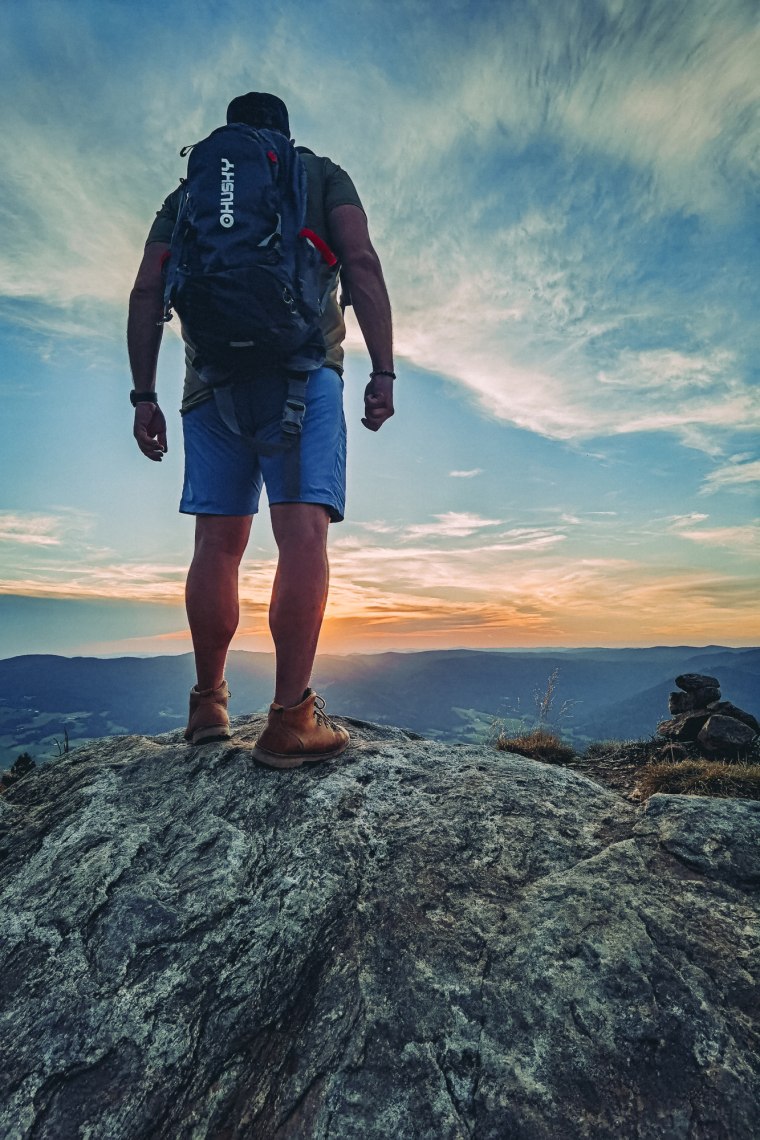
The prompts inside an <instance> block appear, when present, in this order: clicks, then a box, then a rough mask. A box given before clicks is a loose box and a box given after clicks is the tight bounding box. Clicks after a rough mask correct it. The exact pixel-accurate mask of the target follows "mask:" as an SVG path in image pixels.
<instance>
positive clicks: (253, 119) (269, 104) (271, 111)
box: [227, 91, 290, 138]
mask: <svg viewBox="0 0 760 1140" xmlns="http://www.w3.org/2000/svg"><path fill="white" fill-rule="evenodd" d="M227 122H228V123H247V124H248V126H249V127H259V128H261V129H263V130H270V131H281V132H282V134H284V135H287V137H288V138H290V120H289V119H288V108H287V107H286V106H285V104H284V103H283V101H282V99H278V98H277V96H276V95H269V94H268V92H266V91H249V92H248V94H247V95H238V97H237V98H236V99H233V100H232V102H231V103H230V105H229V107H228V108H227Z"/></svg>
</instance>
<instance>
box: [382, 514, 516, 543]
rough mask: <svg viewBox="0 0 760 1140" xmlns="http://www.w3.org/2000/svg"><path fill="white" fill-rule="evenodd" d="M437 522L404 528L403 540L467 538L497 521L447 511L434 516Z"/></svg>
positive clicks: (494, 524)
mask: <svg viewBox="0 0 760 1140" xmlns="http://www.w3.org/2000/svg"><path fill="white" fill-rule="evenodd" d="M435 517H436V519H437V520H438V522H434V523H416V524H414V525H413V526H408V527H405V528H404V531H403V538H404V539H417V538H426V537H432V536H437V537H441V538H467V537H468V536H469V535H471V534H475V533H476V532H477V531H479V530H483V529H485V528H487V527H492V526H498V525H499V523H500V520H499V519H484V518H481V517H480V516H479V515H472V514H467V513H466V512H462V511H447V512H446V513H445V514H442V515H436V516H435Z"/></svg>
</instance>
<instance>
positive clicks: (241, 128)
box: [164, 123, 337, 386]
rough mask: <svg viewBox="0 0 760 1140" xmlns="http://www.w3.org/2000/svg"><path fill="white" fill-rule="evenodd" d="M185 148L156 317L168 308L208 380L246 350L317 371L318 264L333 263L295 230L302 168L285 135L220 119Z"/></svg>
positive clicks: (299, 222)
mask: <svg viewBox="0 0 760 1140" xmlns="http://www.w3.org/2000/svg"><path fill="white" fill-rule="evenodd" d="M188 151H191V154H190V158H189V160H188V164H187V179H186V181H185V182H184V183H183V189H182V196H181V199H180V206H179V212H178V216H177V221H176V224H175V227H174V233H173V235H172V239H171V245H170V249H169V257H168V260H167V267H166V285H165V292H164V306H165V310H164V316H165V319H166V320H170V319H171V313H172V310H174V311H175V312H177V313H178V315H179V317H180V319H181V321H182V325H183V329H184V331H185V333H186V336H187V339H188V340H189V341H190V343H191V344H192V345H193V346H194V348H195V350H196V357H195V361H194V367H195V369H196V371H197V372H198V374H199V375H200V376H201V379H203V380H205V382H206V383H209V384H211V385H212V386H213V385H214V384H215V383H217V382H218V377H220V376H222V377H224V376H229V375H230V371H231V370H232V371H233V372H234V366H235V363H236V361H240V360H241V359H243V358H244V357H246V356H247V357H248V358H249V359H255V360H257V361H258V360H260V361H264V362H267V363H268V362H272V363H275V364H277V365H280V366H282V367H284V368H285V369H286V370H291V371H293V370H295V371H297V370H311V369H313V368H317V367H319V366H320V365H321V364H322V363H323V362H324V341H323V338H322V334H321V331H320V317H321V314H322V307H323V296H322V293H323V290H322V289H321V288H320V283H321V282H322V281H323V279H324V267H323V262H327V264H328V265H330V266H336V264H337V263H336V258H335V256H334V254H332V252H331V251H330V250H329V248H328V247H327V246H326V245H325V243H324V242H322V241H321V240H320V238H319V237H317V235H315V234H313V233H311V232H310V231H308V230H305V229H304V221H305V217H306V172H305V170H304V168H303V164H302V163H301V159H300V157H299V155H298V153H297V151H296V149H295V147H294V145H293V143H292V141H291V140H290V139H288V138H286V137H285V135H283V134H281V133H280V132H279V131H271V130H257V129H255V128H253V127H250V126H248V125H247V124H245V123H230V124H228V125H227V126H224V127H219V128H218V129H217V130H215V131H213V132H212V133H211V134H210V135H209V136H208V138H205V139H203V141H202V142H199V143H196V144H195V146H193V147H186V148H184V149H183V150H182V151H181V152H180V153H181V154H182V155H184V154H186V153H187V152H188Z"/></svg>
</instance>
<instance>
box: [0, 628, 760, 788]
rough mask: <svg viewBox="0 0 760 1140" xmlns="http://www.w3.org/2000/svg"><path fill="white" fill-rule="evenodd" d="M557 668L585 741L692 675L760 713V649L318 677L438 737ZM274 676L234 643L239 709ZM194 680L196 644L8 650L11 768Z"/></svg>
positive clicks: (353, 710) (432, 660) (267, 695)
mask: <svg viewBox="0 0 760 1140" xmlns="http://www.w3.org/2000/svg"><path fill="white" fill-rule="evenodd" d="M555 670H558V674H557V691H556V697H555V703H554V716H555V718H556V717H557V716H558V714H559V711H560V709H561V707H562V706H563V705H566V706H569V708H567V709H566V715H565V716H564V717H563V718H562V719H561V722H560V724H559V727H560V728H561V729H562V731H563V733H564V734H565V735H566V736H568V737H569V738H571V739H573V740H575V741H576V742H577V743H578V744H582V743H584V742H586V741H588V740H599V739H607V738H614V739H626V738H637V737H642V736H649V735H650V734H651V733H652V732H653V731H654V729H655V727H656V725H657V723H658V721H660V720H663V719H664V718H665V717H666V716H667V715H668V712H667V709H668V704H667V700H668V693H669V692H670V691H671V690H672V688H673V682H674V678H675V676H676V674H678V673H683V672H706V673H711V674H713V675H715V676H717V677H718V678H719V680H720V682H721V684H722V687H723V694H724V696H725V697H726V698H728V699H729V700H732V701H734V703H736V704H738V705H741V706H742V707H744V708H746V709H748V710H749V711H751V712H754V713H755V714H756V715H757V714H758V712H760V649H754V648H753V649H731V648H726V647H723V646H707V647H705V648H695V647H693V646H657V647H653V648H651V649H572V650H561V649H560V650H551V651H550V650H523V651H518V650H493V651H481V650H431V651H429V652H424V653H382V654H374V655H369V654H366V655H362V654H352V655H350V656H346V657H338V656H328V655H325V656H322V657H320V658H319V659H318V662H317V667H316V669H315V674H314V685H315V688H317V689H318V690H319V691H320V692H321V693H322V694H323V695H324V696H325V697H326V699H327V701H328V707H329V709H330V710H331V711H332V712H334V713H336V714H341V715H344V716H353V717H357V718H359V719H361V720H371V721H375V722H377V723H379V724H394V725H401V726H403V727H405V728H409V729H413V730H414V731H416V732H419V733H422V734H423V735H425V736H428V737H432V738H434V739H445V740H459V741H473V740H477V739H483V738H484V736H486V735H487V733H488V732H489V730H490V728H491V726H492V724H493V722H494V720H495V719H497V718H507V719H509V718H516V717H519V716H520V715H528V716H530V715H532V714H533V713H534V711H535V694H537V693H542V692H544V690H545V689H546V684H547V680H548V678H549V677H550V675H551V674H552V673H553V672H554V671H555ZM272 676H273V657H272V655H271V654H266V653H244V652H234V653H232V654H230V658H229V663H228V670H227V677H228V680H229V684H230V688H231V690H232V694H233V699H232V706H231V711H232V713H233V715H237V714H242V713H251V712H257V711H261V710H263V709H266V707H267V705H268V703H269V701H270V700H271V695H272ZM193 681H194V672H193V659H192V656H191V655H190V654H184V655H182V656H179V657H149V658H139V657H123V658H97V657H73V658H68V657H56V656H44V655H29V656H23V657H11V658H8V659H6V660H3V661H0V767H7V766H9V765H10V764H11V763H12V762H13V761H14V760H15V758H16V757H17V756H18V755H19V753H20V752H23V751H28V752H30V753H31V754H32V755H33V756H36V757H39V758H43V757H47V756H50V755H56V754H57V751H58V750H59V749H60V748H61V747H63V742H64V734H65V733H66V732H68V736H69V739H70V741H71V743H72V746H74V745H75V744H76V742H77V741H82V740H84V739H92V738H94V737H101V736H108V735H113V734H121V733H144V734H156V733H160V732H166V731H168V730H170V729H172V728H180V727H183V726H184V723H185V716H186V709H187V694H188V691H189V689H190V687H191V685H192V684H193Z"/></svg>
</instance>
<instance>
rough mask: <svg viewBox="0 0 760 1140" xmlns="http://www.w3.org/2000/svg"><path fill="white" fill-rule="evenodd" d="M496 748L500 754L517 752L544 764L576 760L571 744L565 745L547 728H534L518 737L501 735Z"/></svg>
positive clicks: (565, 762)
mask: <svg viewBox="0 0 760 1140" xmlns="http://www.w3.org/2000/svg"><path fill="white" fill-rule="evenodd" d="M496 747H497V748H498V749H499V751H500V752H516V753H517V754H518V755H519V756H527V757H528V758H529V759H531V760H541V761H542V762H543V763H544V764H567V763H568V762H569V761H570V760H573V759H575V752H574V751H573V749H572V748H571V747H570V745H569V744H565V743H563V741H561V740H560V738H559V737H558V736H557V734H556V733H554V732H550V731H549V729H547V728H534V729H532V731H530V732H523V733H520V734H518V735H517V736H508V735H506V734H505V733H503V732H502V733H499V735H498V737H497V738H496Z"/></svg>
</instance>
